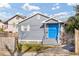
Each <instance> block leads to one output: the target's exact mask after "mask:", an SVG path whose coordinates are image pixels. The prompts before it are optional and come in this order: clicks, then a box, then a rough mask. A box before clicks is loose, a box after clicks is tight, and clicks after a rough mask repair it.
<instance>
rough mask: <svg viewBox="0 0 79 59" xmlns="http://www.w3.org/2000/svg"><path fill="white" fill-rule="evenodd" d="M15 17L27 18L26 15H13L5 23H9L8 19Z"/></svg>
mask: <svg viewBox="0 0 79 59" xmlns="http://www.w3.org/2000/svg"><path fill="white" fill-rule="evenodd" d="M15 17H20V18H22V19H25V18H26V17H25V16H21V15H15V16H13V17H11V18H10V19H9V20H7V21H6V22H5V23H8V21H10V20H12V19H13V18H15Z"/></svg>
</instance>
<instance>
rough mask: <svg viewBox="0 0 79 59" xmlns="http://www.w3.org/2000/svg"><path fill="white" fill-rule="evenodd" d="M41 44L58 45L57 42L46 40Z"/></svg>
mask: <svg viewBox="0 0 79 59" xmlns="http://www.w3.org/2000/svg"><path fill="white" fill-rule="evenodd" d="M43 43H44V44H48V45H58V43H57V40H55V39H47V40H44V42H43Z"/></svg>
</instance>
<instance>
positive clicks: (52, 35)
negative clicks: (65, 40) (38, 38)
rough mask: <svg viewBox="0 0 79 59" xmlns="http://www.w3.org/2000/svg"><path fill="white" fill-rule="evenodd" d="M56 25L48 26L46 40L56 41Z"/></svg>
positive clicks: (57, 26)
mask: <svg viewBox="0 0 79 59" xmlns="http://www.w3.org/2000/svg"><path fill="white" fill-rule="evenodd" d="M58 28H59V25H58V23H55V24H48V38H50V39H57V38H58Z"/></svg>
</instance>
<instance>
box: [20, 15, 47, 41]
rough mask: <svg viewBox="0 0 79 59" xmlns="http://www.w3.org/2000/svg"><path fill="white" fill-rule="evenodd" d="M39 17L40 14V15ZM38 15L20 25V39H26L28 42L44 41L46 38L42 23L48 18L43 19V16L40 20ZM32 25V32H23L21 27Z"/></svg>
mask: <svg viewBox="0 0 79 59" xmlns="http://www.w3.org/2000/svg"><path fill="white" fill-rule="evenodd" d="M38 15H39V14H38ZM38 15H36V16H34V17H32V18H30V19H28V20H25V21H24V22H22V23H20V24H19V38H20V39H21V38H22V39H26V40H42V39H43V36H44V28H40V27H41V26H42V25H43V24H42V21H44V20H47V19H48V18H46V17H43V16H41V15H39V16H40V19H38ZM28 24H29V25H30V31H24V32H22V31H21V26H22V25H23V26H25V27H26V26H27V25H28Z"/></svg>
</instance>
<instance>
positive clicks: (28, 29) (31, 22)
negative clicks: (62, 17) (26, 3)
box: [18, 13, 62, 45]
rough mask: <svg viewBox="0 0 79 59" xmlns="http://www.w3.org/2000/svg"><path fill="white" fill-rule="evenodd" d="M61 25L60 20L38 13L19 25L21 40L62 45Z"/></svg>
mask: <svg viewBox="0 0 79 59" xmlns="http://www.w3.org/2000/svg"><path fill="white" fill-rule="evenodd" d="M61 24H62V22H61V21H59V20H55V19H53V18H50V17H48V16H45V15H43V14H40V13H37V14H35V15H32V16H31V17H28V18H26V19H25V20H23V21H22V22H20V23H19V24H18V33H19V40H21V41H22V40H25V41H39V42H42V43H43V44H52V45H58V44H60V34H61Z"/></svg>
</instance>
